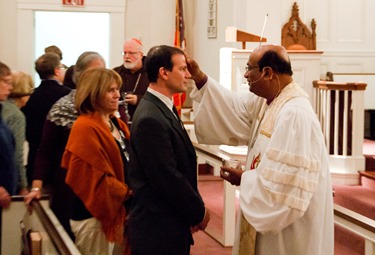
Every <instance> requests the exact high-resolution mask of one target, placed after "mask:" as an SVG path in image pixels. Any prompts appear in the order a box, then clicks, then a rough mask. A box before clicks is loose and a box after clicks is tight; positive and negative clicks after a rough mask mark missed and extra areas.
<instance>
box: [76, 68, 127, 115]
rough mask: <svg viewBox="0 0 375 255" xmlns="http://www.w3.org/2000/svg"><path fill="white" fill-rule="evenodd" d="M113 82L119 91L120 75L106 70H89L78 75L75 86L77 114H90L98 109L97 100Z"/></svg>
mask: <svg viewBox="0 0 375 255" xmlns="http://www.w3.org/2000/svg"><path fill="white" fill-rule="evenodd" d="M113 82H115V83H116V84H117V86H118V89H120V87H121V85H122V80H121V77H120V75H119V74H118V73H117V72H115V71H113V70H111V69H106V68H91V69H88V70H86V71H84V72H83V73H82V74H81V75H80V79H79V81H78V84H77V92H76V97H75V106H76V108H77V111H78V113H80V114H85V113H92V112H95V111H98V110H100V109H99V99H100V98H102V97H104V96H105V94H106V93H107V92H108V90H109V88H110V87H111V85H112V83H113Z"/></svg>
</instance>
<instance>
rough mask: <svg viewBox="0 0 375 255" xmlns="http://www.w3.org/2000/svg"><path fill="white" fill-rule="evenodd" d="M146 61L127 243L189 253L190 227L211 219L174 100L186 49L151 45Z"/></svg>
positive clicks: (142, 253) (137, 252) (183, 76)
mask: <svg viewBox="0 0 375 255" xmlns="http://www.w3.org/2000/svg"><path fill="white" fill-rule="evenodd" d="M145 65H146V69H147V73H148V77H149V80H150V85H149V88H148V89H147V92H146V93H145V95H144V97H143V99H142V100H141V102H140V103H139V105H138V108H137V110H136V111H135V114H134V117H133V122H132V126H131V132H130V134H131V136H130V171H129V184H130V187H131V189H132V190H133V192H134V197H133V201H132V205H131V208H130V215H129V220H128V229H127V231H128V235H129V240H130V247H131V250H132V254H133V255H149V254H153V255H157V254H160V255H188V254H189V253H190V245H192V244H193V243H194V242H193V238H192V233H194V232H196V231H198V230H204V229H205V228H206V226H207V223H208V221H209V219H210V213H209V211H208V210H207V209H206V208H205V205H204V202H203V200H202V197H201V196H200V194H199V192H198V189H197V161H196V158H197V157H196V154H195V150H194V147H193V145H192V143H191V141H190V139H189V136H188V134H187V132H186V130H185V129H184V128H183V126H182V123H181V121H180V119H179V116H178V114H176V108H175V107H174V105H173V102H172V96H173V94H175V93H180V92H184V91H186V89H187V83H188V79H190V73H189V71H188V70H187V64H186V57H185V55H184V52H183V51H181V50H180V49H178V48H175V47H170V46H165V45H162V46H156V47H153V48H152V49H151V50H150V51H149V52H148V54H147V58H146V62H145Z"/></svg>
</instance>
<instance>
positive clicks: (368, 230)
mask: <svg viewBox="0 0 375 255" xmlns="http://www.w3.org/2000/svg"><path fill="white" fill-rule="evenodd" d="M334 215H335V224H338V225H340V226H341V227H344V228H345V229H347V230H349V231H351V232H353V233H355V234H357V235H359V236H361V237H363V238H364V239H365V255H375V221H374V220H372V219H369V218H367V217H365V216H363V215H361V214H358V213H356V212H353V211H351V210H349V209H347V208H345V207H342V206H340V205H337V204H334Z"/></svg>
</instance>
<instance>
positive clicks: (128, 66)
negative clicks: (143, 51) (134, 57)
mask: <svg viewBox="0 0 375 255" xmlns="http://www.w3.org/2000/svg"><path fill="white" fill-rule="evenodd" d="M136 65H137V63H135V62H124V66H125V68H126V69H130V70H132V69H134V67H135V66H136Z"/></svg>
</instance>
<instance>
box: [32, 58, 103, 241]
mask: <svg viewBox="0 0 375 255" xmlns="http://www.w3.org/2000/svg"><path fill="white" fill-rule="evenodd" d="M99 67H105V60H104V58H103V57H102V56H101V55H100V54H99V53H97V52H93V51H86V52H84V53H82V54H81V55H80V56H79V57H78V59H77V62H76V64H75V70H74V74H73V80H74V81H75V82H76V81H78V80H79V77H80V75H81V73H82V72H83V71H85V70H87V69H91V68H99ZM75 95H76V90H75V89H73V90H72V91H71V92H70V93H69V94H68V95H66V96H64V97H62V98H60V99H59V100H58V101H57V102H56V103H55V104H54V105H53V106H52V108H51V110H50V111H49V113H48V115H47V119H46V121H45V123H44V127H43V134H42V140H41V144H40V147H39V149H38V152H37V156H36V161H35V173H34V176H33V182H32V188H31V192H30V193H29V194H28V195H27V196H26V197H25V203H26V205H29V203H30V202H31V201H32V200H33V199H40V197H41V195H42V187H43V186H44V189H45V192H47V193H50V207H51V209H52V211H53V212H54V213H55V215H56V217H57V218H58V219H59V221H60V222H61V224H62V225H63V227H64V228H65V230H66V231H67V233H68V234H69V235H70V237H71V238H72V239H74V235H73V234H72V232H71V229H70V224H69V217H70V216H69V214H70V203H71V199H70V198H71V197H72V196H71V194H72V193H71V190H70V188H69V187H68V186H67V185H66V184H65V176H66V171H65V170H63V169H61V167H60V162H61V158H62V155H63V153H64V149H65V145H66V143H67V141H68V137H69V134H70V129H71V127H72V125H73V122H74V121H75V120H76V119H77V117H78V112H77V110H76V108H75Z"/></svg>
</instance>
